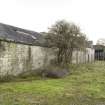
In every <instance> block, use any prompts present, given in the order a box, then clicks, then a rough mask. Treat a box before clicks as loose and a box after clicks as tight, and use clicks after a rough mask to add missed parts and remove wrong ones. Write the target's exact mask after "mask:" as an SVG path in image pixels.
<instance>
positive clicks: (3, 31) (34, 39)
mask: <svg viewBox="0 0 105 105" xmlns="http://www.w3.org/2000/svg"><path fill="white" fill-rule="evenodd" d="M0 40H3V41H7V42H14V43H21V44H26V45H33V46H46V45H45V39H44V37H43V36H42V35H41V34H40V33H37V32H34V31H29V30H25V29H22V28H18V27H14V26H10V25H6V24H2V23H0Z"/></svg>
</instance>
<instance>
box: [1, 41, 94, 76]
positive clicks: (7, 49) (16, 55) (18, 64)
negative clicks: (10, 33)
mask: <svg viewBox="0 0 105 105" xmlns="http://www.w3.org/2000/svg"><path fill="white" fill-rule="evenodd" d="M53 58H54V55H53V52H52V50H51V49H50V48H45V47H39V46H28V45H23V44H15V43H8V42H3V41H0V75H2V76H3V75H18V74H19V73H21V72H24V71H28V70H37V69H40V68H43V67H44V66H46V65H48V64H49V63H50V61H51V60H52V59H53ZM92 61H94V50H93V49H91V48H87V49H86V52H83V51H77V50H75V51H74V52H73V59H72V62H73V63H85V62H92Z"/></svg>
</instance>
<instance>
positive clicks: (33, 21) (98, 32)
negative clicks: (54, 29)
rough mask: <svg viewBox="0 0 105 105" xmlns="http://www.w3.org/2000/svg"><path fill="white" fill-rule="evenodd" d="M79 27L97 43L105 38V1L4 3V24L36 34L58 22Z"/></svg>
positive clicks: (0, 9)
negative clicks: (65, 22) (71, 23)
mask: <svg viewBox="0 0 105 105" xmlns="http://www.w3.org/2000/svg"><path fill="white" fill-rule="evenodd" d="M62 19H64V20H66V21H68V22H74V23H75V24H77V25H79V26H80V28H81V31H82V32H84V33H85V34H86V35H87V37H88V39H89V40H93V41H94V44H95V43H96V42H97V40H98V39H100V38H105V0H0V22H1V23H5V24H9V25H13V26H17V27H20V28H24V29H29V30H33V31H36V32H45V31H48V28H49V27H51V25H52V24H54V23H55V22H56V21H58V20H62Z"/></svg>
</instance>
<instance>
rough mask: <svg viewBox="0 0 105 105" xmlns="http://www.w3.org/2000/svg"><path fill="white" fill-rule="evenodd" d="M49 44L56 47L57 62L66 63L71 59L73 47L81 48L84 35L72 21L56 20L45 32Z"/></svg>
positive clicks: (83, 42)
mask: <svg viewBox="0 0 105 105" xmlns="http://www.w3.org/2000/svg"><path fill="white" fill-rule="evenodd" d="M46 38H47V41H48V44H49V46H53V48H57V49H58V50H57V62H58V63H59V64H67V63H70V62H71V60H72V53H73V50H74V48H78V49H83V48H84V47H85V42H86V37H85V35H84V34H83V33H81V31H80V28H79V27H78V26H77V25H75V24H74V23H68V22H66V21H64V20H62V21H58V22H56V23H55V24H54V25H53V26H52V27H51V28H49V32H48V33H47V36H46Z"/></svg>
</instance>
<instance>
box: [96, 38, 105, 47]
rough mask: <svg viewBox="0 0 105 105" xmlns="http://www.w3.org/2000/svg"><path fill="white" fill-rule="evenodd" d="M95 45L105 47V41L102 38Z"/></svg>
mask: <svg viewBox="0 0 105 105" xmlns="http://www.w3.org/2000/svg"><path fill="white" fill-rule="evenodd" d="M96 44H97V45H103V46H105V39H104V38H101V39H98V40H97V43H96Z"/></svg>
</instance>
